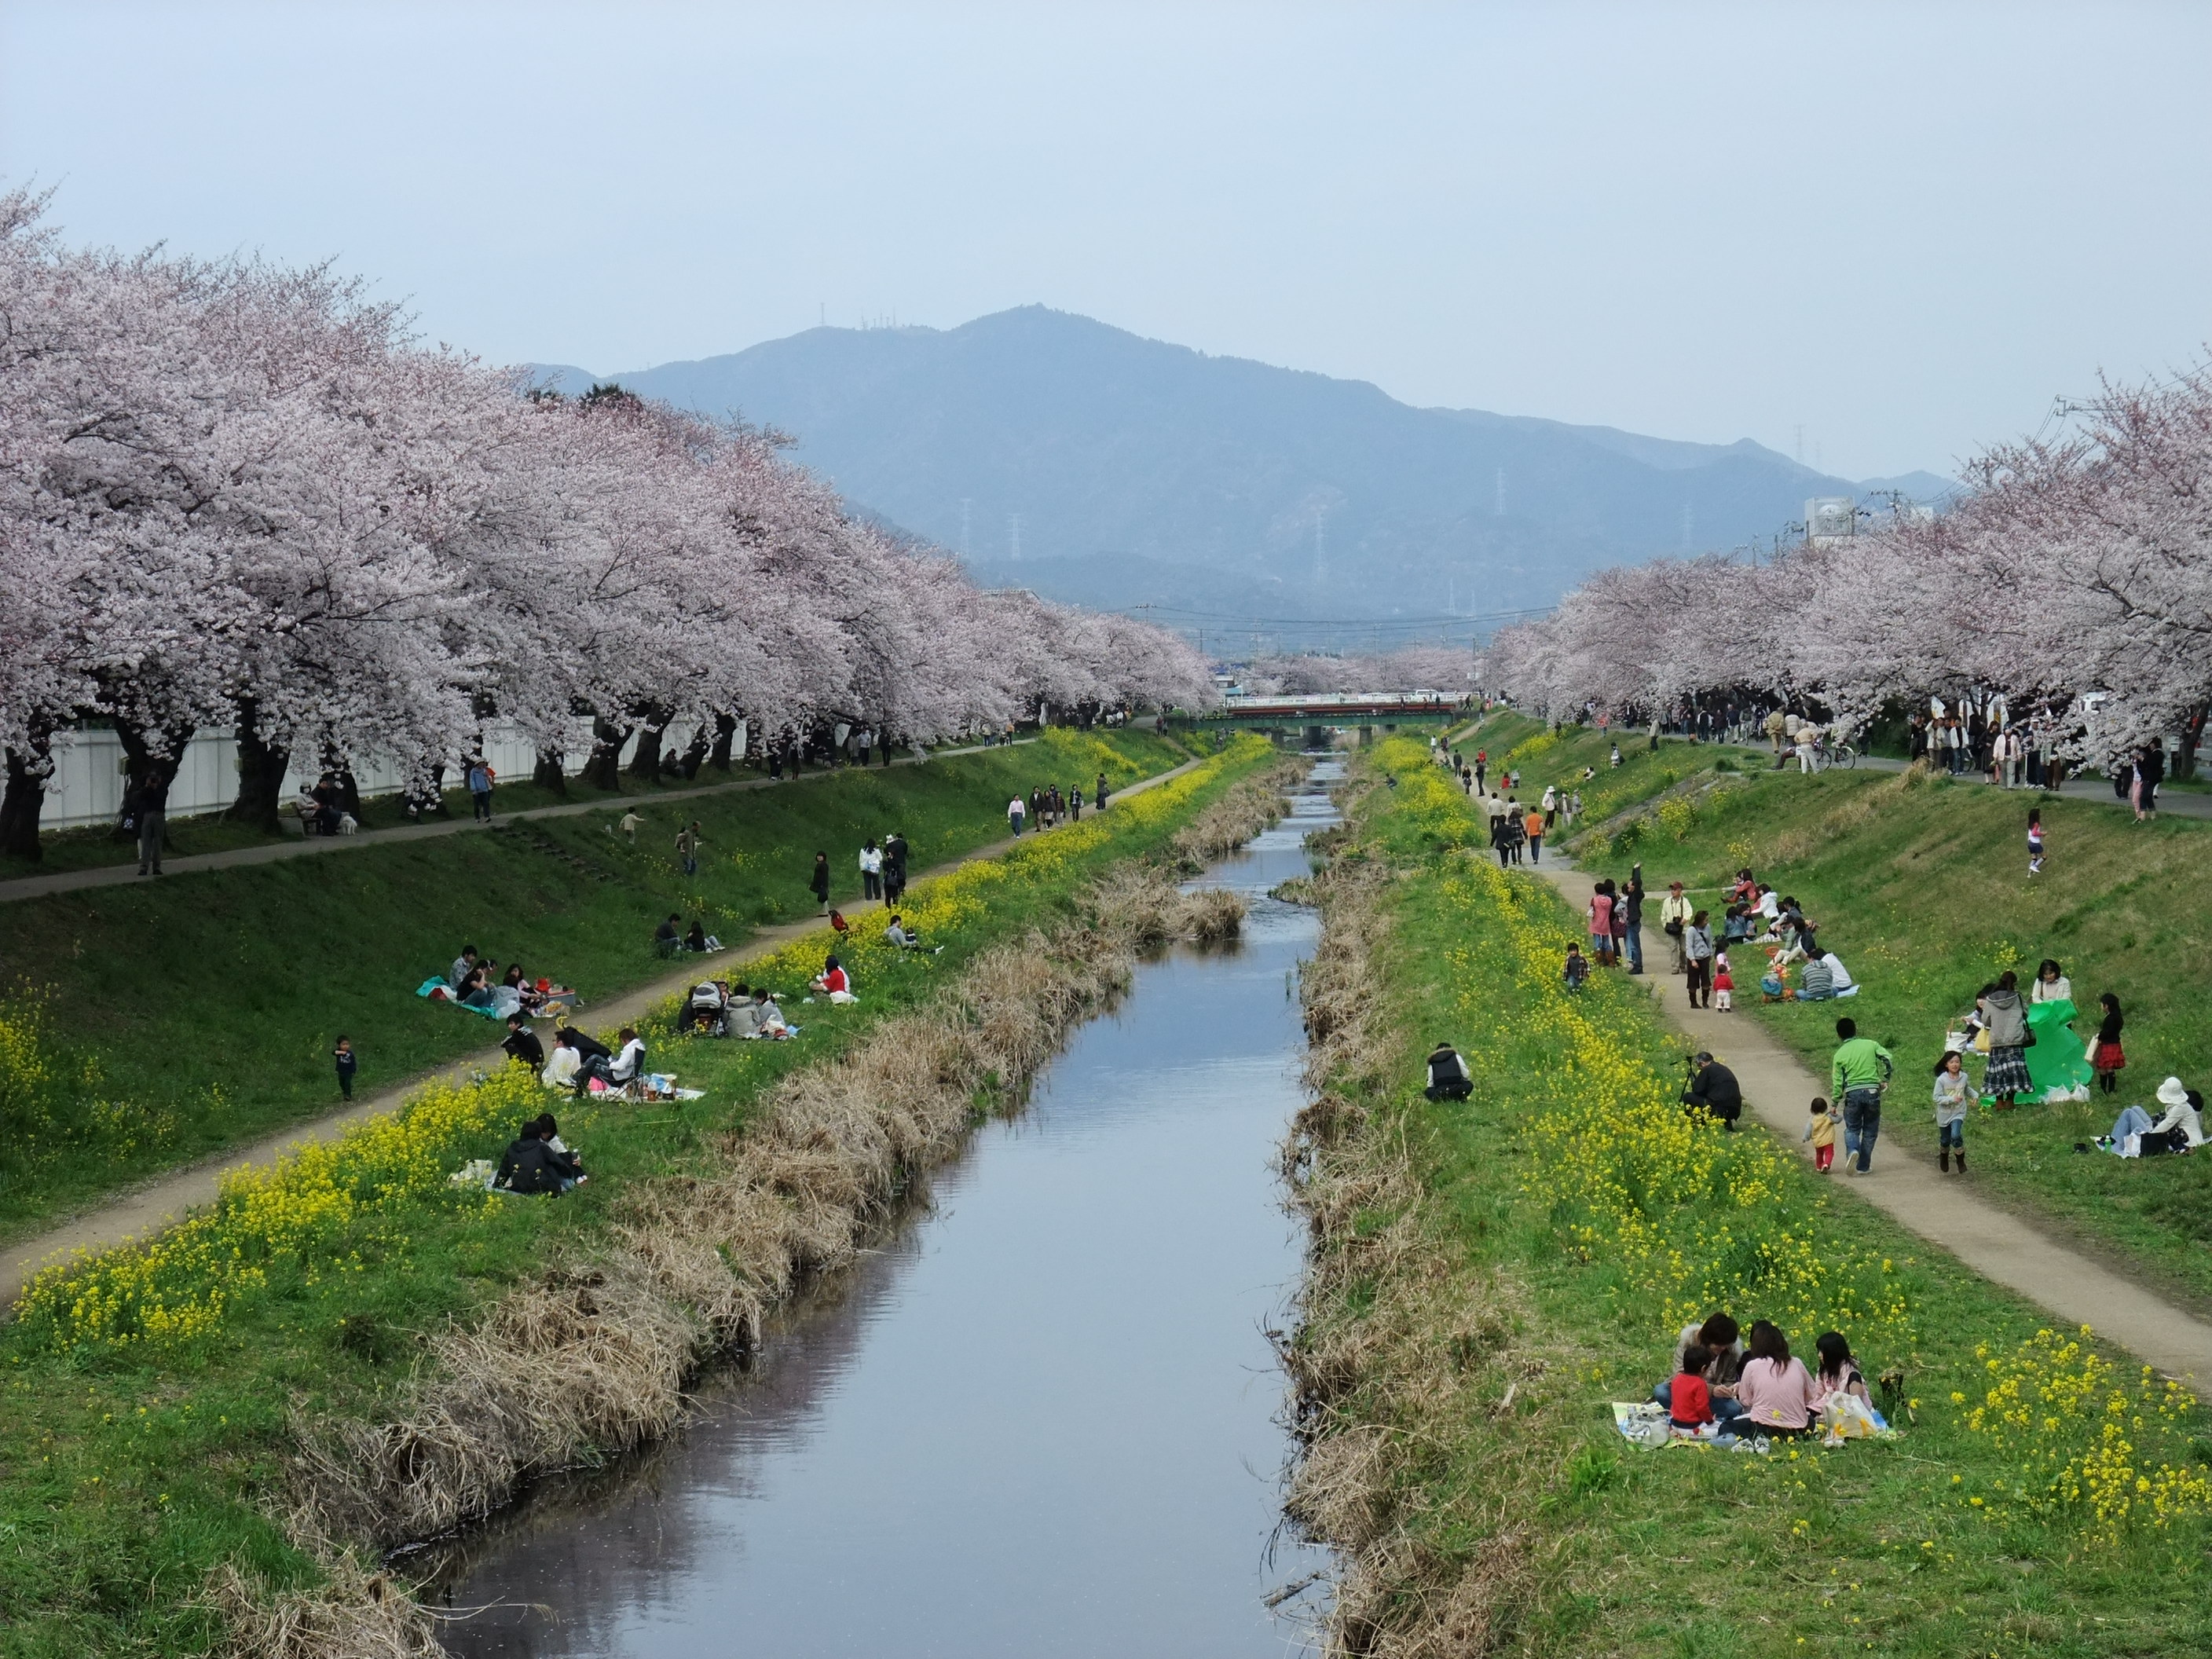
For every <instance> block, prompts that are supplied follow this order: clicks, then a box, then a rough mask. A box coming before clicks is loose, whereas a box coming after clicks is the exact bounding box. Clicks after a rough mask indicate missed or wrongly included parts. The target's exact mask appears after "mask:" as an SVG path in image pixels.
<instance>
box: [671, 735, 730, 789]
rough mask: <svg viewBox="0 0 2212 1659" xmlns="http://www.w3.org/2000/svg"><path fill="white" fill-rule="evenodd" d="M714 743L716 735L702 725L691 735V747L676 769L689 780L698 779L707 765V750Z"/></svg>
mask: <svg viewBox="0 0 2212 1659" xmlns="http://www.w3.org/2000/svg"><path fill="white" fill-rule="evenodd" d="M713 742H714V733H713V732H711V731H709V730H708V728H707V726H705V725H703V724H702V725H701V726H700V727H699V729H698V730H697V731H696V732H693V733H692V734H691V743H690V747H689V748H687V749H685V750H684V758H683V759H682V760H680V761H678V763H676V769H677V770H678V771H679V772H681V773H682V774H683V775H684V777H685V778H687V779H690V778H696V777H697V776H698V775H699V769H700V768H701V767H702V766H704V765H705V764H706V763H707V750H708V746H709V745H710V744H713ZM725 770H727V768H725Z"/></svg>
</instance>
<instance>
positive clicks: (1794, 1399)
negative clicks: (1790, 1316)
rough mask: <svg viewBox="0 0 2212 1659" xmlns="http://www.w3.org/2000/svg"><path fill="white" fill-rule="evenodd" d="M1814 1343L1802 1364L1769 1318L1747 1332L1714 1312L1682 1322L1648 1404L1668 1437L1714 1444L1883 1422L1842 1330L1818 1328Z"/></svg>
mask: <svg viewBox="0 0 2212 1659" xmlns="http://www.w3.org/2000/svg"><path fill="white" fill-rule="evenodd" d="M1813 1348H1814V1356H1815V1364H1814V1366H1808V1365H1807V1364H1806V1363H1805V1362H1804V1361H1803V1360H1802V1359H1801V1358H1797V1357H1796V1355H1794V1354H1792V1353H1791V1352H1790V1340H1789V1338H1788V1337H1787V1336H1785V1335H1784V1334H1783V1331H1782V1328H1780V1327H1779V1326H1778V1325H1776V1324H1775V1323H1774V1322H1772V1321H1771V1320H1766V1319H1755V1320H1753V1321H1752V1323H1751V1328H1750V1330H1749V1331H1748V1332H1746V1331H1744V1330H1743V1329H1742V1328H1741V1327H1739V1326H1738V1325H1737V1323H1736V1322H1735V1318H1734V1317H1733V1316H1730V1315H1729V1314H1727V1313H1725V1312H1720V1313H1715V1314H1714V1315H1712V1316H1711V1317H1710V1318H1708V1319H1707V1320H1706V1321H1705V1322H1704V1323H1703V1324H1700V1325H1686V1326H1684V1327H1683V1328H1682V1330H1681V1331H1680V1334H1678V1335H1677V1337H1676V1339H1675V1342H1674V1371H1673V1374H1672V1375H1671V1376H1668V1379H1667V1380H1666V1381H1665V1382H1663V1383H1660V1384H1658V1385H1657V1386H1656V1388H1654V1389H1652V1391H1651V1400H1652V1403H1653V1404H1654V1405H1656V1406H1657V1407H1660V1408H1661V1409H1662V1410H1663V1411H1664V1412H1665V1413H1666V1419H1665V1420H1666V1423H1667V1426H1668V1431H1669V1433H1671V1435H1672V1436H1674V1437H1677V1438H1682V1439H1698V1440H1709V1441H1713V1442H1717V1443H1730V1442H1741V1443H1746V1444H1748V1445H1752V1446H1754V1447H1756V1446H1757V1445H1758V1444H1759V1443H1761V1442H1765V1441H1771V1440H1796V1439H1802V1438H1808V1437H1816V1436H1819V1437H1827V1438H1829V1439H1831V1440H1840V1439H1844V1438H1850V1437H1857V1436H1861V1435H1865V1434H1869V1433H1879V1432H1881V1431H1883V1430H1885V1429H1887V1426H1888V1424H1887V1419H1884V1418H1883V1416H1882V1415H1881V1411H1880V1410H1879V1409H1878V1408H1877V1407H1875V1402H1874V1398H1873V1396H1872V1395H1871V1394H1869V1391H1868V1389H1867V1383H1866V1376H1865V1373H1864V1372H1863V1371H1862V1370H1860V1368H1859V1364H1858V1361H1857V1359H1856V1358H1854V1357H1853V1356H1852V1353H1851V1346H1850V1341H1849V1340H1847V1339H1846V1338H1845V1337H1844V1334H1843V1333H1842V1332H1840V1331H1823V1332H1822V1333H1821V1334H1820V1335H1819V1336H1818V1337H1817V1338H1815V1339H1814V1343H1813Z"/></svg>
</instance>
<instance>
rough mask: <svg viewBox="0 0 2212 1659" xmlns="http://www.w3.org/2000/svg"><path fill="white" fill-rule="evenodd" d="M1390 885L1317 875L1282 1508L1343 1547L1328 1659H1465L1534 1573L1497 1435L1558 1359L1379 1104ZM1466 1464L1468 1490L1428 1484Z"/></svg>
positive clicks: (1532, 1407)
mask: <svg viewBox="0 0 2212 1659" xmlns="http://www.w3.org/2000/svg"><path fill="white" fill-rule="evenodd" d="M1388 880H1389V877H1388V875H1387V874H1386V872H1383V871H1382V870H1380V869H1379V868H1377V867H1376V866H1374V865H1372V864H1370V863H1369V862H1367V861H1366V860H1362V859H1358V858H1356V857H1355V858H1353V859H1352V860H1345V861H1342V862H1340V863H1339V864H1337V865H1335V866H1332V867H1331V869H1330V870H1329V871H1328V872H1326V873H1325V874H1324V875H1323V876H1322V877H1321V878H1319V880H1318V881H1317V883H1316V886H1317V888H1318V890H1319V891H1320V894H1321V897H1322V907H1323V916H1324V919H1325V926H1324V928H1323V932H1322V941H1321V944H1320V946H1319V948H1318V949H1317V950H1316V952H1315V954H1314V957H1313V958H1312V960H1311V961H1310V963H1307V965H1306V968H1305V969H1304V974H1303V975H1302V984H1301V997H1302V1001H1303V1003H1304V1011H1305V1018H1306V1029H1307V1035H1308V1038H1309V1042H1310V1049H1309V1054H1308V1059H1307V1078H1308V1081H1309V1083H1310V1085H1312V1087H1313V1088H1314V1089H1315V1091H1316V1098H1315V1100H1314V1102H1313V1103H1312V1104H1311V1105H1310V1106H1309V1107H1307V1108H1306V1109H1305V1110H1304V1112H1302V1113H1301V1114H1300V1115H1299V1117H1298V1119H1297V1122H1296V1123H1295V1124H1294V1126H1293V1128H1292V1133H1291V1138H1290V1139H1289V1140H1288V1141H1287V1142H1286V1143H1285V1149H1284V1168H1285V1175H1286V1176H1287V1178H1288V1179H1289V1180H1290V1182H1291V1185H1292V1188H1293V1189H1294V1192H1295V1194H1296V1200H1297V1206H1298V1207H1299V1209H1300V1210H1301V1211H1302V1212H1304V1214H1305V1216H1306V1217H1307V1218H1308V1221H1309V1223H1310V1226H1311V1229H1312V1254H1311V1262H1310V1268H1309V1273H1308V1278H1307V1282H1306V1285H1305V1287H1304V1291H1303V1292H1302V1296H1301V1307H1300V1313H1301V1323H1300V1327H1299V1329H1298V1331H1297V1335H1296V1336H1295V1338H1294V1339H1293V1340H1291V1343H1290V1344H1289V1346H1288V1352H1287V1355H1286V1358H1287V1363H1288V1364H1289V1367H1290V1370H1291V1377H1292V1382H1293V1384H1294V1387H1295V1389H1296V1404H1295V1407H1294V1413H1295V1419H1296V1422H1297V1427H1298V1431H1299V1434H1300V1437H1301V1440H1302V1442H1303V1444H1304V1455H1303V1457H1302V1460H1301V1462H1300V1463H1299V1465H1298V1467H1297V1470H1296V1472H1295V1474H1294V1476H1293V1479H1292V1482H1291V1492H1290V1498H1289V1505H1288V1507H1289V1509H1290V1511H1291V1515H1292V1516H1294V1517H1295V1518H1296V1519H1297V1521H1298V1522H1300V1523H1301V1524H1302V1525H1303V1526H1304V1528H1306V1530H1307V1531H1308V1532H1309V1533H1310V1534H1311V1535H1312V1536H1313V1537H1315V1538H1316V1539H1318V1540H1320V1541H1323V1542H1325V1543H1327V1544H1328V1545H1330V1546H1331V1547H1334V1549H1335V1550H1336V1552H1337V1553H1338V1559H1339V1564H1340V1565H1339V1569H1338V1573H1337V1581H1336V1587H1335V1595H1334V1603H1333V1607H1332V1613H1331V1618H1330V1621H1329V1625H1328V1631H1327V1638H1328V1651H1329V1652H1330V1653H1331V1654H1336V1655H1350V1654H1359V1655H1375V1656H1389V1659H1444V1656H1448V1655H1449V1656H1453V1659H1465V1656H1469V1655H1480V1654H1484V1653H1488V1652H1492V1651H1494V1650H1497V1649H1498V1647H1499V1646H1500V1645H1501V1644H1503V1643H1504V1641H1505V1640H1506V1639H1507V1636H1508V1633H1509V1632H1510V1630H1511V1629H1512V1627H1513V1626H1514V1625H1515V1624H1516V1621H1517V1619H1518V1616H1519V1613H1520V1612H1521V1610H1522V1607H1524V1606H1525V1605H1526V1602H1527V1600H1528V1595H1529V1594H1530V1593H1531V1589H1532V1587H1533V1584H1534V1580H1535V1577H1536V1574H1535V1569H1536V1565H1537V1556H1538V1553H1539V1543H1540V1541H1539V1538H1538V1537H1537V1535H1536V1534H1534V1532H1533V1531H1532V1530H1531V1528H1529V1525H1528V1516H1530V1514H1531V1513H1532V1512H1533V1511H1534V1507H1535V1498H1534V1494H1535V1492H1536V1491H1537V1490H1538V1489H1539V1486H1540V1484H1541V1479H1542V1474H1543V1468H1542V1461H1541V1458H1537V1457H1532V1456H1531V1455H1529V1454H1531V1453H1533V1452H1534V1451H1535V1449H1536V1448H1535V1447H1534V1446H1533V1445H1530V1444H1528V1443H1525V1442H1521V1441H1519V1440H1517V1437H1516V1436H1514V1435H1513V1434H1511V1433H1510V1432H1509V1433H1500V1432H1498V1430H1499V1428H1500V1427H1502V1426H1503V1419H1510V1418H1514V1417H1517V1416H1523V1415H1528V1414H1530V1413H1534V1412H1535V1411H1538V1410H1540V1409H1541V1407H1542V1405H1543V1403H1544V1395H1545V1393H1546V1390H1545V1389H1544V1387H1543V1379H1544V1378H1545V1377H1546V1376H1547V1372H1549V1371H1550V1370H1553V1367H1552V1366H1551V1365H1550V1364H1549V1363H1548V1362H1547V1358H1545V1356H1543V1355H1542V1354H1541V1352H1539V1351H1538V1350H1537V1349H1536V1348H1535V1347H1534V1346H1533V1345H1531V1344H1530V1343H1528V1341H1526V1340H1524V1339H1523V1338H1522V1336H1521V1335H1520V1334H1519V1333H1520V1330H1521V1328H1522V1324H1523V1321H1522V1309H1523V1307H1524V1305H1525V1304H1524V1298H1523V1297H1522V1293H1521V1289H1520V1287H1519V1286H1517V1285H1515V1284H1513V1283H1511V1282H1510V1281H1509V1280H1508V1279H1505V1278H1504V1277H1503V1276H1502V1275H1500V1274H1498V1273H1495V1272H1493V1271H1490V1270H1486V1269H1479V1268H1476V1267H1473V1266H1472V1265H1471V1264H1470V1263H1469V1262H1468V1261H1467V1260H1466V1259H1465V1256H1464V1255H1463V1253H1462V1252H1458V1251H1454V1250H1451V1249H1447V1248H1446V1247H1445V1245H1444V1243H1443V1242H1442V1241H1441V1240H1440V1239H1439V1237H1437V1234H1436V1233H1435V1232H1434V1231H1431V1229H1430V1228H1429V1227H1428V1226H1426V1225H1424V1222H1423V1219H1422V1207H1423V1200H1424V1196H1425V1195H1424V1194H1422V1192H1421V1191H1420V1188H1419V1182H1418V1179H1417V1177H1416V1176H1415V1175H1414V1173H1413V1159H1411V1158H1409V1157H1408V1154H1407V1145H1406V1139H1405V1137H1406V1135H1407V1120H1406V1118H1405V1117H1404V1115H1402V1113H1401V1111H1399V1110H1397V1109H1395V1108H1394V1107H1393V1105H1392V1104H1391V1103H1390V1101H1389V1094H1390V1089H1389V1083H1390V1079H1391V1077H1392V1076H1393V1074H1394V1073H1395V1068H1396V1067H1397V1066H1401V1065H1402V1064H1403V1063H1404V1060H1405V1058H1406V1057H1404V1056H1401V1055H1400V1054H1398V1053H1397V1052H1396V1051H1397V1049H1398V1048H1401V1047H1402V1042H1401V1041H1399V1040H1396V1039H1394V1038H1393V1036H1392V1035H1391V1034H1390V1032H1389V1030H1388V1026H1387V1022H1386V1020H1385V1018H1384V1002H1383V990H1382V986H1381V982H1380V979H1379V976H1378V974H1377V971H1376V946H1377V945H1378V943H1379V941H1380V937H1381V932H1382V929H1383V926H1384V925H1385V924H1384V917H1383V906H1382V903H1381V896H1382V894H1383V890H1384V886H1385V884H1386V883H1387V881H1388ZM1471 1461H1472V1462H1475V1463H1477V1464H1479V1465H1480V1468H1481V1474H1482V1478H1481V1479H1480V1481H1478V1482H1474V1483H1472V1484H1473V1486H1474V1488H1475V1489H1474V1491H1472V1492H1469V1491H1468V1490H1467V1487H1468V1485H1469V1484H1470V1483H1468V1482H1466V1481H1464V1480H1442V1479H1439V1478H1437V1477H1438V1476H1439V1474H1441V1473H1442V1472H1443V1470H1445V1469H1446V1468H1450V1469H1452V1470H1454V1471H1457V1472H1464V1471H1465V1470H1466V1469H1467V1468H1468V1466H1469V1463H1470V1462H1471ZM1454 1488H1458V1489H1460V1495H1459V1496H1457V1497H1455V1498H1453V1499H1452V1500H1451V1503H1450V1512H1449V1514H1448V1515H1446V1514H1442V1513H1439V1512H1438V1509H1437V1504H1438V1500H1437V1498H1436V1497H1435V1496H1434V1494H1435V1493H1436V1492H1438V1491H1440V1490H1443V1491H1449V1490H1452V1489H1454ZM1447 1537H1449V1539H1451V1540H1453V1541H1452V1542H1445V1541H1444V1540H1445V1539H1446V1538H1447ZM1468 1537H1473V1538H1475V1539H1479V1540H1480V1543H1479V1544H1477V1545H1475V1546H1474V1547H1472V1548H1470V1547H1468V1545H1467V1544H1466V1543H1465V1542H1464V1540H1466V1539H1467V1538H1468Z"/></svg>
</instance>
